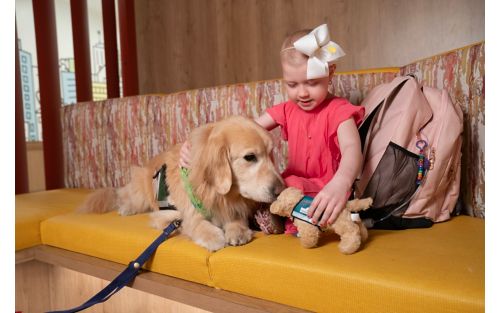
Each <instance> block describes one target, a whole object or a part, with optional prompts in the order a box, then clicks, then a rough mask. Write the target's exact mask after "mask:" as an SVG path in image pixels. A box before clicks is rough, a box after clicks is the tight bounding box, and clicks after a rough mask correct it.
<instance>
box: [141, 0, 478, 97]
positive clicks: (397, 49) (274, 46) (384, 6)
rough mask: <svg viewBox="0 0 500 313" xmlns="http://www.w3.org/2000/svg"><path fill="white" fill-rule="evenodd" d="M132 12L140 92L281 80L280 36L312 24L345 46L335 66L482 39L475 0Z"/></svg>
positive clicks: (201, 1)
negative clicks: (327, 30) (325, 28)
mask: <svg viewBox="0 0 500 313" xmlns="http://www.w3.org/2000/svg"><path fill="white" fill-rule="evenodd" d="M451 6H452V7H453V10H450V7H451ZM135 9H136V28H137V50H138V51H137V54H138V67H139V80H140V82H139V88H140V93H141V94H145V93H168V92H174V91H179V90H185V89H192V88H201V87H209V86H216V85H221V84H231V83H238V82H248V81H255V80H263V79H273V78H278V77H281V68H280V64H279V48H280V46H281V42H282V41H283V38H284V37H285V36H286V35H287V34H288V33H290V32H292V31H295V30H298V29H302V28H312V27H315V26H318V25H319V24H321V23H327V24H328V25H329V28H330V33H331V36H332V38H333V39H334V40H335V41H336V42H337V43H339V44H340V45H341V46H342V47H343V48H344V50H345V51H346V53H347V56H345V57H344V58H342V59H341V60H339V63H338V70H339V71H346V70H356V69H366V68H376V67H387V66H402V65H405V64H407V63H410V62H412V61H415V60H417V59H421V58H424V57H428V56H432V55H434V54H438V53H441V52H444V51H447V50H451V49H454V48H459V47H462V46H465V45H467V44H471V43H475V42H478V41H481V40H484V1H482V0H453V1H448V0H419V1H413V0H351V1H347V0H168V1H164V0H149V1H140V0H136V1H135Z"/></svg>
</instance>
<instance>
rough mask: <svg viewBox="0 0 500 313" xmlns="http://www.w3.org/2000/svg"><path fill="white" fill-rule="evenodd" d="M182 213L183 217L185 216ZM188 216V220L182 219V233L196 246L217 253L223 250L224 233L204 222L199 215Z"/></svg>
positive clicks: (224, 242) (224, 243)
mask: <svg viewBox="0 0 500 313" xmlns="http://www.w3.org/2000/svg"><path fill="white" fill-rule="evenodd" d="M185 214H186V212H184V214H183V215H185ZM188 215H189V218H183V222H182V233H183V234H185V235H187V236H189V237H190V238H191V239H192V240H193V241H194V242H195V243H196V244H198V245H200V246H202V247H204V248H206V249H208V250H209V251H217V250H219V249H222V248H224V246H225V245H226V239H225V238H224V231H223V230H222V229H220V228H219V227H217V226H215V225H213V224H212V223H210V222H209V221H207V220H205V219H204V218H203V217H202V216H201V215H199V214H194V215H191V213H190V214H188Z"/></svg>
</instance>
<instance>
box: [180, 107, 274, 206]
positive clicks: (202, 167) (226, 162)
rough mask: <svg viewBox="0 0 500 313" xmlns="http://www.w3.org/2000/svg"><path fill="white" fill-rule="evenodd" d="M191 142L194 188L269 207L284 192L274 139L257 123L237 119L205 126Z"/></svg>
mask: <svg viewBox="0 0 500 313" xmlns="http://www.w3.org/2000/svg"><path fill="white" fill-rule="evenodd" d="M191 142H192V147H193V149H192V162H191V164H192V171H191V175H190V180H191V182H192V183H193V185H196V186H200V185H202V184H206V185H208V186H210V188H213V189H214V190H215V191H216V192H217V193H218V194H219V195H229V194H230V193H237V194H239V195H241V196H243V197H244V198H247V199H250V200H254V201H257V202H268V203H270V202H272V201H274V200H275V199H276V197H277V195H278V194H279V193H280V192H281V190H283V188H284V183H283V180H282V179H281V176H280V175H279V173H278V172H277V170H276V168H275V166H274V163H273V161H272V156H271V150H272V148H273V143H272V139H271V136H270V135H269V133H268V132H267V131H266V130H265V129H263V128H262V127H260V126H259V125H258V124H257V123H255V122H254V121H253V120H250V119H248V118H245V117H241V116H233V117H230V118H227V119H225V120H222V121H220V122H215V123H211V124H207V125H204V126H202V127H199V128H197V129H196V130H195V131H193V132H192V134H191Z"/></svg>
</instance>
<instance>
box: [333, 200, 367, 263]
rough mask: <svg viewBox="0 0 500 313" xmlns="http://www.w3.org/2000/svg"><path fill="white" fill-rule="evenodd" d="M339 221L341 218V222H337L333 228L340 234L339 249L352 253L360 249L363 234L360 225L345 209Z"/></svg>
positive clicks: (345, 252)
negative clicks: (352, 219)
mask: <svg viewBox="0 0 500 313" xmlns="http://www.w3.org/2000/svg"><path fill="white" fill-rule="evenodd" d="M340 214H341V215H339V217H338V218H337V221H338V220H339V219H341V223H337V222H335V223H334V224H333V225H332V226H333V230H334V231H335V233H337V234H338V235H339V236H340V243H339V250H340V252H342V253H344V254H352V253H354V252H356V251H358V249H359V247H360V246H361V234H360V229H359V226H358V225H357V224H356V223H355V222H353V221H351V217H350V213H349V212H348V211H347V210H344V211H342V212H341V213H340Z"/></svg>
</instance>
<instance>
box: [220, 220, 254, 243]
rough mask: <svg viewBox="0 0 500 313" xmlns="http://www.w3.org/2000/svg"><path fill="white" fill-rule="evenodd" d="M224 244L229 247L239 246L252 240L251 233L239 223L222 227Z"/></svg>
mask: <svg viewBox="0 0 500 313" xmlns="http://www.w3.org/2000/svg"><path fill="white" fill-rule="evenodd" d="M224 230H225V237H226V243H227V244H228V245H230V246H240V245H244V244H246V243H248V242H249V241H250V240H252V235H253V232H252V231H251V230H250V229H249V228H248V227H247V226H246V225H242V224H240V223H228V224H226V225H224Z"/></svg>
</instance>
